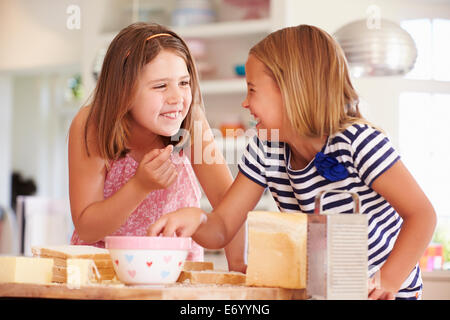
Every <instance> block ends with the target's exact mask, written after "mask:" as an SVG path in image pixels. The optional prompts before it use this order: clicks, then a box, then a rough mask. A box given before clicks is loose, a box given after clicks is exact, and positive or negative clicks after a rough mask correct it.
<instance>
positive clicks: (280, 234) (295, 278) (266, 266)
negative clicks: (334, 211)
mask: <svg viewBox="0 0 450 320" xmlns="http://www.w3.org/2000/svg"><path fill="white" fill-rule="evenodd" d="M247 222H248V259H247V277H246V285H248V286H263V287H281V288H289V289H303V288H306V268H307V260H306V259H307V257H306V239H307V222H308V219H307V215H306V214H303V213H300V212H298V213H282V212H266V211H253V212H249V214H248V219H247Z"/></svg>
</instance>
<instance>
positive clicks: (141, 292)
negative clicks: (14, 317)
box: [0, 283, 307, 300]
mask: <svg viewBox="0 0 450 320" xmlns="http://www.w3.org/2000/svg"><path fill="white" fill-rule="evenodd" d="M0 297H19V298H48V299H80V300H85V299H88V300H304V299H307V296H306V290H304V289H300V290H293V289H283V288H263V287H247V286H237V285H193V284H185V283H176V284H171V285H164V286H126V285H123V284H108V285H100V284H98V285H89V286H83V287H80V288H70V287H68V286H67V285H66V284H57V283H52V284H45V285H44V284H18V283H0Z"/></svg>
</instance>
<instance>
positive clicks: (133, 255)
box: [105, 236, 192, 285]
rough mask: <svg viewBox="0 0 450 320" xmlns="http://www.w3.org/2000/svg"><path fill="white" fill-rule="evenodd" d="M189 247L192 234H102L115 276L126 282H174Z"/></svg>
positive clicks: (144, 283) (134, 283) (137, 283)
mask: <svg viewBox="0 0 450 320" xmlns="http://www.w3.org/2000/svg"><path fill="white" fill-rule="evenodd" d="M191 247H192V239H191V238H176V237H127V236H111V237H106V238H105V248H106V249H108V250H109V253H110V256H111V259H112V262H113V265H114V270H115V271H116V274H117V277H118V278H119V280H120V281H122V282H123V283H125V284H129V285H154V284H168V283H175V282H176V281H177V279H178V276H179V275H180V272H181V270H182V268H183V263H184V261H185V260H186V257H187V255H188V251H189V250H190V249H191Z"/></svg>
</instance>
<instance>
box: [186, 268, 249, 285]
mask: <svg viewBox="0 0 450 320" xmlns="http://www.w3.org/2000/svg"><path fill="white" fill-rule="evenodd" d="M177 282H188V283H191V284H200V283H205V284H234V285H243V284H245V274H243V273H240V272H226V271H213V270H205V271H181V273H180V276H179V278H178V280H177Z"/></svg>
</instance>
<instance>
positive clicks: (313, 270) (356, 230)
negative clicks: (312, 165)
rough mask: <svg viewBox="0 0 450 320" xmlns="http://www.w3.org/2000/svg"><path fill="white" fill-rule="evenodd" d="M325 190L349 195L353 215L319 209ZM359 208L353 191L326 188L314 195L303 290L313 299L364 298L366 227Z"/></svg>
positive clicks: (366, 249)
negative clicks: (305, 286) (351, 199)
mask: <svg viewBox="0 0 450 320" xmlns="http://www.w3.org/2000/svg"><path fill="white" fill-rule="evenodd" d="M327 193H347V194H351V195H352V197H353V203H354V206H355V214H336V213H334V214H333V213H332V212H322V205H321V202H322V198H323V197H324V196H325V194H327ZM359 210H360V203H359V197H358V195H357V194H356V193H351V192H347V191H339V190H330V191H323V192H321V193H319V194H318V195H317V197H316V200H315V212H314V214H310V215H308V232H307V257H308V267H307V293H308V295H309V296H311V297H312V298H313V299H327V300H335V299H339V300H345V299H352V300H362V299H367V296H368V240H367V239H368V233H367V229H368V226H367V216H366V215H364V214H360V212H359Z"/></svg>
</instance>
